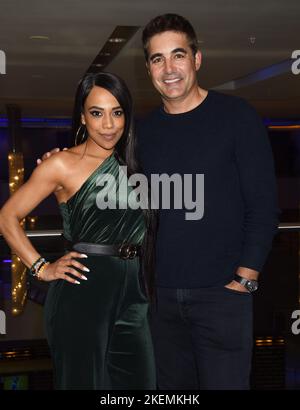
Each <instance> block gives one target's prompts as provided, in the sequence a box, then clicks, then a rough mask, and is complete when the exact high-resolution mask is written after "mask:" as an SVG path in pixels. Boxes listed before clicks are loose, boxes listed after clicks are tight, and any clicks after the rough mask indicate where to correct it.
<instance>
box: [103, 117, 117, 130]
mask: <svg viewBox="0 0 300 410" xmlns="http://www.w3.org/2000/svg"><path fill="white" fill-rule="evenodd" d="M113 126H114V123H113V119H112V118H111V116H110V115H109V114H105V115H104V117H103V127H104V128H113Z"/></svg>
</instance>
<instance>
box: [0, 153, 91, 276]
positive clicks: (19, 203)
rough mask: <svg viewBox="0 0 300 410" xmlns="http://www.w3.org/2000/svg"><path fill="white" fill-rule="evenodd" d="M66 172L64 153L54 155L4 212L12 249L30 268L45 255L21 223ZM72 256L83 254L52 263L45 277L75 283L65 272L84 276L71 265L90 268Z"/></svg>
mask: <svg viewBox="0 0 300 410" xmlns="http://www.w3.org/2000/svg"><path fill="white" fill-rule="evenodd" d="M64 174H65V165H64V163H63V161H62V160H61V155H60V154H57V155H53V156H52V157H51V158H49V159H48V161H45V162H43V163H42V164H41V165H40V166H38V167H37V168H36V169H35V170H34V171H33V173H32V175H31V177H30V179H29V180H28V181H27V182H26V183H25V184H24V185H22V186H21V187H20V188H19V189H18V191H16V192H15V193H14V194H13V195H12V196H11V197H10V198H9V200H8V201H7V202H6V203H5V204H4V206H3V208H2V209H1V211H0V231H1V233H2V234H3V236H4V238H5V240H6V241H7V243H8V245H9V246H10V248H11V249H12V251H13V252H14V253H16V254H17V255H18V256H19V258H20V259H21V261H22V262H23V263H24V264H25V265H26V266H27V267H28V268H30V267H31V266H32V264H33V263H34V262H35V261H36V260H37V259H38V258H39V257H40V256H41V255H40V254H39V253H38V252H37V250H36V249H35V248H34V247H33V245H32V244H31V242H30V241H29V239H28V238H27V236H26V235H25V233H24V231H23V229H22V228H21V226H20V221H21V220H22V219H23V218H24V217H25V216H27V215H28V214H29V213H30V212H31V211H32V210H33V209H34V208H36V206H37V205H38V204H39V203H40V202H42V201H43V199H45V198H46V197H47V196H49V195H50V194H51V193H52V192H54V191H55V189H56V187H57V186H58V185H63V183H62V180H63V176H64ZM72 257H77V258H79V257H83V256H82V255H81V256H80V254H79V253H77V252H71V253H70V254H67V255H65V256H64V257H63V258H61V259H59V260H58V261H57V262H55V263H53V264H50V265H48V266H47V268H46V269H44V271H43V276H42V277H41V279H44V280H47V281H48V280H54V279H58V278H62V279H66V280H68V281H69V282H75V280H74V279H72V278H71V277H69V276H67V275H65V272H69V273H72V274H73V275H74V276H77V277H80V278H82V275H81V274H80V273H78V272H77V271H76V270H75V269H73V268H71V267H69V265H73V266H76V267H78V268H79V269H82V270H86V269H84V266H83V265H81V264H80V263H78V262H77V261H75V260H72Z"/></svg>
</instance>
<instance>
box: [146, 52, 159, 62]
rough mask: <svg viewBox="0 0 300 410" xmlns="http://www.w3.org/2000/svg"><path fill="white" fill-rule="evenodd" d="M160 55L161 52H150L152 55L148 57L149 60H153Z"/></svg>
mask: <svg viewBox="0 0 300 410" xmlns="http://www.w3.org/2000/svg"><path fill="white" fill-rule="evenodd" d="M161 56H162V53H155V54H152V55H151V56H150V57H149V60H150V61H152V60H154V59H155V58H156V57H161Z"/></svg>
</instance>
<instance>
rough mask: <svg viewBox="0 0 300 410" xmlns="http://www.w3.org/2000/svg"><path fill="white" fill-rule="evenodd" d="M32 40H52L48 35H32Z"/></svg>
mask: <svg viewBox="0 0 300 410" xmlns="http://www.w3.org/2000/svg"><path fill="white" fill-rule="evenodd" d="M29 39H30V40H50V38H49V37H48V36H30V37H29Z"/></svg>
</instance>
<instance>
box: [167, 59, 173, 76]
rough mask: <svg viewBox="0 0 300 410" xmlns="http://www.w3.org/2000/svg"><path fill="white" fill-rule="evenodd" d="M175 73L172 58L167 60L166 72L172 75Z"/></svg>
mask: <svg viewBox="0 0 300 410" xmlns="http://www.w3.org/2000/svg"><path fill="white" fill-rule="evenodd" d="M173 71H174V64H173V61H172V59H171V58H166V59H165V72H166V73H168V74H170V73H172V72H173Z"/></svg>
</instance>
